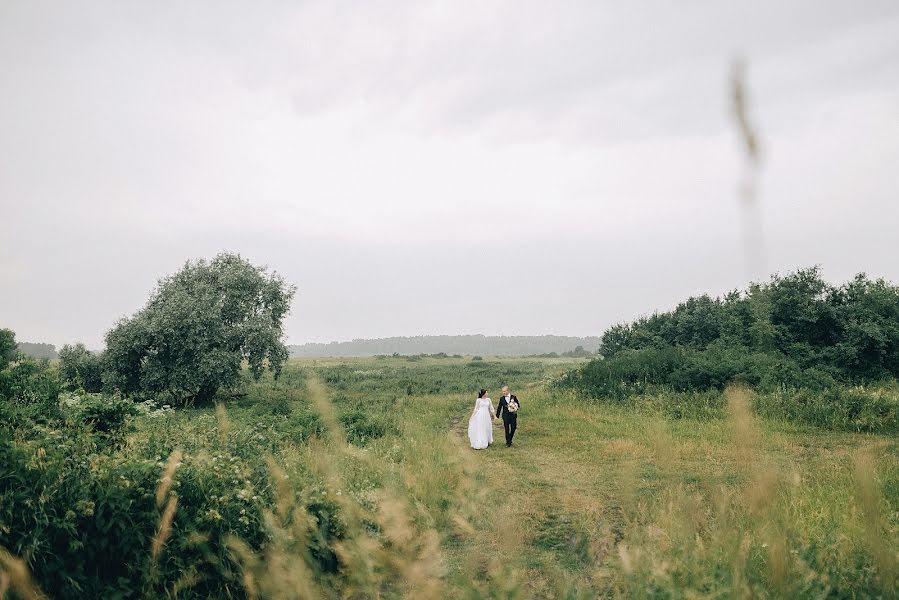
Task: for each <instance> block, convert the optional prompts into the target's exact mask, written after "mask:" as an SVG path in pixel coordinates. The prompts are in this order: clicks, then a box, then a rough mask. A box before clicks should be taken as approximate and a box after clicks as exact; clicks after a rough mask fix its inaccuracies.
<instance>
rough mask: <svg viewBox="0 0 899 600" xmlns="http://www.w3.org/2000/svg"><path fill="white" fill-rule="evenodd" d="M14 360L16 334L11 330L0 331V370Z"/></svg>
mask: <svg viewBox="0 0 899 600" xmlns="http://www.w3.org/2000/svg"><path fill="white" fill-rule="evenodd" d="M15 358H16V334H15V332H13V330H12V329H0V370H2V369H5V368H6V365H8V364H9V363H11V362H12V361H13V360H14V359H15Z"/></svg>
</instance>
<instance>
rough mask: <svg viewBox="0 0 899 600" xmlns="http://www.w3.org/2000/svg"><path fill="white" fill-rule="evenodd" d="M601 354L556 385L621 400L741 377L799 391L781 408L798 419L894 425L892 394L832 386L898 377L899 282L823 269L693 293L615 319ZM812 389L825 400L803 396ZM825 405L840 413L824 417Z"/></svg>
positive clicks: (767, 387) (873, 427)
mask: <svg viewBox="0 0 899 600" xmlns="http://www.w3.org/2000/svg"><path fill="white" fill-rule="evenodd" d="M600 353H601V356H600V357H598V358H597V359H595V360H593V361H591V362H589V363H588V364H587V365H585V366H584V367H582V368H581V369H578V370H575V371H573V372H571V373H569V374H567V375H566V376H565V377H564V378H563V379H562V380H561V381H560V383H562V384H564V385H570V386H572V387H574V388H576V389H578V390H580V391H581V392H582V393H584V394H586V395H588V396H591V397H597V398H599V397H601V398H609V399H613V400H617V401H621V400H622V399H624V398H627V397H629V396H631V395H635V394H636V395H640V394H645V393H647V392H653V391H657V390H671V391H676V392H688V391H702V392H704V391H709V390H712V391H714V390H718V391H720V390H722V389H724V387H725V386H727V385H728V384H730V383H732V382H741V383H745V384H749V385H751V386H753V387H755V388H756V389H758V390H759V391H760V392H764V393H767V394H769V396H767V397H770V398H774V397H778V398H783V397H787V396H789V397H791V398H792V397H795V398H796V399H797V401H800V404H801V405H800V406H797V407H793V409H790V410H787V409H786V407H782V408H781V409H778V410H777V411H775V412H777V413H778V414H780V415H783V416H790V417H791V418H795V419H797V420H799V421H801V422H805V423H812V424H818V425H821V426H826V427H835V428H840V429H861V430H866V431H878V430H883V429H884V428H886V429H893V428H894V427H895V422H894V423H890V422H889V419H890V418H892V417H891V415H894V414H895V413H894V412H893V410H894V409H892V408H888V407H886V408H885V407H884V405H883V402H886V403H887V404H889V403H890V402H893V401H892V400H883V399H882V397H881V396H876V398H877V399H876V400H875V399H872V398H874V397H873V396H869V395H865V393H860V395H858V396H857V397H856V396H855V395H853V394H851V393H848V392H846V393H844V392H840V391H833V390H836V389H837V387H838V386H840V385H857V384H872V383H877V382H880V381H884V380H888V379H890V378H895V377H896V376H899V287H897V286H894V285H891V284H889V283H887V282H885V281H884V280H876V281H872V280H870V279H868V278H867V277H866V276H865V275H858V276H857V277H855V279H853V280H852V281H850V282H849V283H846V284H845V285H842V286H839V287H834V286H831V285H829V284H827V283H826V282H824V281H823V279H822V278H821V276H820V272H819V270H818V269H817V268H812V269H803V270H799V271H797V272H795V273H792V274H789V275H786V276H779V275H775V276H774V277H772V279H771V281H770V282H769V283H767V284H752V285H751V286H750V287H749V289H748V290H747V291H746V292H745V293H739V292H731V293H729V294H727V295H726V296H724V297H723V298H716V299H712V298H709V297H708V296H700V297H697V298H690V299H689V300H687V301H686V302H684V303H682V304H680V305H678V306H677V307H676V308H675V309H674V310H673V311H671V312H667V313H657V314H654V315H652V316H650V317H645V318H641V319H638V320H637V321H635V322H634V323H632V324H629V325H615V326H613V327H611V328H610V329H609V330H608V331H606V333H605V334H604V335H603V337H602V344H601V347H600ZM785 390H786V391H785ZM790 390H792V391H790ZM800 390H802V392H801V393H800V392H799V391H800ZM825 391H827V392H828V394H830V395H829V396H828V395H827V394H824V395H822V393H823V392H825ZM772 394H773V395H772ZM778 394H780V395H779V396H778ZM806 395H807V396H808V397H809V398H812V397H814V398H825V397H826V398H827V399H826V400H816V401H806V400H805V399H804V398H806ZM861 405H864V406H868V407H869V408H870V410H871V411H873V413H870V415H869V417H870V418H867V417H866V418H856V416H853V411H856V410H858V411H861V412H860V414H861V413H864V414H869V413H868V412H866V411H867V410H868V409H862V408H860V406H861ZM811 406H816V407H819V408H821V410H820V411H818V412H816V410H813V409H812V408H810V407H811ZM828 406H832V407H834V410H835V411H836V412H835V414H834V415H831V416H828V415H827V408H826V407H828ZM840 407H843V408H840ZM852 407H855V408H852ZM843 409H845V410H843ZM772 410H773V409H772ZM844 413H845V414H844ZM836 415H842V416H836ZM873 415H879V416H873Z"/></svg>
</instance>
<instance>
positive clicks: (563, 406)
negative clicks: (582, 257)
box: [0, 357, 899, 599]
mask: <svg viewBox="0 0 899 600" xmlns="http://www.w3.org/2000/svg"><path fill="white" fill-rule="evenodd" d="M470 364H472V363H471V361H470V360H469V359H461V358H460V359H458V360H452V359H447V358H436V357H430V358H422V360H420V361H418V362H414V363H410V362H408V361H407V360H406V359H405V358H404V357H397V358H384V359H377V360H376V359H369V360H353V361H340V362H337V361H316V362H314V363H313V362H311V361H310V362H309V363H306V364H301V363H299V362H297V361H291V362H289V363H288V364H286V365H285V368H284V369H283V372H282V374H281V376H280V377H279V378H278V379H275V378H274V375H273V374H272V373H265V374H264V375H263V377H262V378H261V379H260V380H258V381H257V380H255V379H254V378H253V377H252V374H251V373H249V371H248V370H245V372H244V374H243V375H242V377H243V378H244V380H243V383H244V387H243V388H242V391H241V394H240V395H235V396H234V397H232V398H230V399H224V398H222V402H221V404H220V405H219V406H217V407H216V408H215V409H213V408H211V407H196V408H194V407H187V408H181V407H178V408H175V409H172V408H171V407H166V406H163V407H161V408H160V407H158V406H156V405H154V404H153V403H152V402H149V401H148V402H142V403H138V404H133V405H132V406H133V407H136V408H138V409H139V410H140V414H138V415H136V416H133V417H128V416H122V418H119V416H121V414H120V413H119V416H117V413H116V410H117V409H116V408H115V406H116V402H119V401H118V400H116V399H114V398H109V397H104V396H96V395H90V394H78V395H76V397H74V398H73V397H72V396H67V395H64V396H63V397H62V400H61V405H62V414H61V416H60V417H59V418H54V419H50V420H48V421H47V422H45V423H43V424H40V423H36V422H33V421H32V422H25V421H20V422H19V423H18V424H15V423H12V422H11V421H9V420H7V419H6V418H5V417H4V416H3V415H0V546H3V547H5V548H7V549H9V550H10V551H11V552H13V553H14V554H16V555H18V556H22V557H24V558H25V560H26V561H27V564H28V568H29V569H30V571H31V572H32V574H33V576H34V578H35V580H36V581H37V582H38V583H39V584H40V586H41V588H42V589H43V591H44V592H46V593H47V594H48V596H49V597H53V598H63V599H66V598H132V597H138V598H163V597H178V598H191V599H192V598H245V597H258V598H280V597H296V595H297V590H298V589H311V590H314V591H313V592H310V593H309V594H308V596H309V597H326V598H339V597H354V598H374V597H378V598H399V597H421V598H427V597H493V598H496V597H506V598H508V597H517V596H515V594H514V593H512V592H510V591H509V590H513V591H514V590H515V589H518V590H519V592H518V596H521V595H522V594H524V595H525V596H527V595H528V594H532V595H539V596H547V597H566V598H568V597H570V598H576V597H606V596H612V597H613V596H615V595H616V593H617V594H620V595H623V596H627V597H645V596H647V595H651V594H655V595H658V596H660V597H681V596H683V595H684V594H690V593H694V592H695V593H696V594H699V595H703V594H704V595H710V594H711V595H714V596H716V597H737V596H742V595H746V594H745V593H744V592H746V591H747V590H748V591H749V592H751V595H754V596H758V597H774V596H777V597H791V598H792V597H796V598H805V597H822V596H823V597H828V594H829V596H830V597H853V596H855V597H876V596H877V595H878V594H879V595H881V596H883V597H889V591H890V590H891V588H889V587H888V586H889V584H890V582H891V581H893V580H890V579H888V578H887V575H888V574H889V573H890V571H889V569H890V568H891V567H890V565H891V564H895V552H893V551H892V548H895V547H896V546H895V542H896V533H897V531H899V529H897V527H896V525H897V523H896V514H897V513H896V511H895V499H896V498H897V497H899V496H897V494H896V492H897V490H899V470H897V464H899V463H897V461H896V460H895V456H896V452H897V448H896V444H895V443H894V442H895V440H894V439H892V438H890V437H887V436H878V435H867V434H866V435H864V436H859V435H856V434H852V433H832V432H821V431H816V430H813V429H810V428H801V427H795V426H793V425H786V424H784V423H781V422H780V421H781V419H783V418H785V417H783V416H781V415H779V414H778V413H777V410H778V407H779V406H780V405H779V404H777V403H776V398H768V397H766V396H763V395H761V394H759V395H755V397H754V398H753V399H752V401H753V402H754V403H755V405H756V410H757V411H758V412H766V411H768V412H769V413H770V415H771V417H772V418H771V419H766V420H764V421H762V422H760V427H759V428H758V430H754V431H743V432H742V433H741V431H740V427H741V425H740V424H741V423H743V421H742V420H741V419H738V418H734V419H733V420H731V421H725V420H724V419H720V418H717V417H719V416H720V415H721V414H722V413H723V412H725V409H724V404H725V401H724V396H723V394H721V393H720V392H718V391H717V390H714V389H712V390H709V391H707V392H676V391H671V390H668V389H655V390H652V389H650V386H647V387H646V388H645V394H644V395H639V394H630V395H628V396H626V397H623V398H622V400H621V401H620V402H621V403H622V404H625V405H627V404H633V405H634V406H636V407H647V408H649V409H651V412H653V413H655V412H661V413H663V414H665V415H666V417H667V418H661V419H660V418H657V417H655V416H654V415H649V414H647V413H646V412H643V411H642V410H632V409H631V408H630V407H628V408H623V407H621V406H618V405H615V404H604V405H597V404H595V403H590V402H586V403H585V402H584V401H583V400H582V399H580V398H579V397H578V396H577V395H576V394H574V393H571V392H565V391H561V392H560V391H559V390H557V389H556V388H552V387H544V386H542V385H540V382H542V381H545V380H547V379H548V378H550V377H553V376H555V375H558V374H559V373H560V372H563V371H564V370H567V369H570V368H571V367H573V366H574V365H575V364H577V362H576V361H575V360H568V361H559V360H549V359H547V360H542V361H537V360H516V361H509V360H489V361H487V360H485V361H481V362H480V363H474V364H476V365H477V366H476V367H469V366H468V365H470ZM310 377H316V378H317V379H318V380H319V381H324V380H328V381H330V382H331V383H329V384H328V385H327V389H328V390H329V391H328V392H327V401H326V404H327V405H329V407H328V408H329V409H333V417H331V416H328V414H329V413H330V412H331V410H324V411H322V410H321V409H322V404H321V403H319V402H316V401H314V395H313V394H312V392H310V391H309V390H308V389H307V386H306V383H307V379H309V378H310ZM474 379H477V380H478V381H473V380H474ZM502 383H506V384H509V385H510V386H512V388H513V391H515V392H516V393H518V394H520V395H521V396H522V397H523V399H524V400H525V401H526V407H527V408H526V412H527V414H526V415H524V416H523V419H524V421H523V422H522V423H521V425H520V427H519V433H518V436H520V444H521V446H520V448H521V449H522V450H524V451H523V452H517V453H516V452H515V451H514V450H509V451H507V450H505V449H491V450H487V451H485V452H483V453H481V452H478V453H475V452H474V451H469V450H468V449H467V448H466V447H465V444H464V435H465V433H464V429H465V419H466V417H467V414H468V413H469V412H470V409H471V405H472V403H473V400H474V393H473V391H472V390H475V391H476V388H477V387H487V388H488V389H492V390H496V389H497V388H498V386H499V385H501V384H502ZM407 388H411V389H412V392H413V393H412V394H411V396H407V395H406V393H405V390H406V389H407ZM310 389H311V388H310ZM850 391H851V390H850ZM859 391H861V390H859ZM863 391H864V392H865V393H877V394H881V395H882V396H883V398H884V399H886V400H889V399H890V398H894V397H895V395H896V389H895V388H889V387H885V388H877V389H876V390H875V389H873V388H865V389H864V390H863ZM850 396H852V394H850V395H848V396H846V398H845V401H846V403H847V405H850V406H851V405H852V403H853V402H857V400H853V399H852V398H850ZM852 397H853V398H855V396H852ZM811 398H812V396H809V399H811ZM319 399H320V398H319ZM763 403H768V404H767V405H763ZM793 404H794V402H793V401H792V400H791V401H789V402H786V401H785V402H784V406H786V407H787V408H789V406H792V405H793ZM6 405H7V403H0V407H4V406H6ZM700 405H701V407H702V411H704V412H703V414H704V416H703V417H702V418H701V420H697V419H696V418H695V417H696V416H697V410H696V406H700ZM123 408H124V407H123ZM853 410H854V409H853ZM867 410H868V409H866V408H864V407H862V409H861V410H855V412H854V414H855V415H856V416H855V418H856V419H858V418H863V417H864V415H866V414H868V413H866V411H867ZM847 414H848V413H847ZM90 415H94V416H93V417H91V416H90ZM98 415H102V416H98ZM789 418H790V420H795V418H793V417H789ZM101 419H103V420H104V421H105V422H108V423H110V424H111V425H112V427H109V428H106V427H104V426H101V425H100V423H101ZM687 419H689V420H687ZM335 422H336V423H339V424H340V425H342V427H341V426H340V425H337V426H335ZM116 424H118V425H116ZM117 426H118V427H119V431H122V432H128V435H127V439H128V442H127V443H126V444H117V445H113V444H110V443H109V438H108V435H107V433H106V432H105V431H104V429H110V430H112V429H115V427H117ZM132 426H133V428H132ZM742 427H744V429H745V425H744V426H742ZM341 430H345V431H341ZM334 433H346V437H345V438H344V437H343V436H341V435H336V436H335V435H333V434H334ZM346 439H348V440H349V441H350V442H351V443H352V444H353V445H356V446H359V445H363V444H364V446H365V448H364V450H360V449H358V448H355V447H352V446H348V445H347V444H346V443H345V441H344V440H346ZM516 441H518V438H516ZM741 444H742V445H741ZM745 444H751V445H752V446H751V447H747V446H745ZM860 450H864V451H865V452H870V453H872V454H871V468H870V469H869V472H870V473H873V472H874V468H875V467H876V478H874V477H873V475H871V476H870V477H869V478H868V479H869V480H870V481H869V483H868V484H866V485H867V488H866V490H867V491H864V493H861V492H857V491H856V487H857V486H855V485H854V484H853V480H852V473H853V470H852V468H851V465H850V464H849V463H850V461H849V460H848V459H849V457H850V456H851V455H852V454H853V453H855V452H856V451H860ZM768 453H771V456H768V455H767V454H768ZM170 455H172V456H170ZM164 473H170V474H171V485H170V486H166V485H163V481H164V480H165V479H166V478H165V477H163V474H164ZM863 474H864V472H863ZM881 490H882V492H881ZM157 495H159V498H158V500H157ZM173 498H177V508H176V510H175V511H174V513H173V518H172V521H171V527H170V530H169V531H170V534H169V535H168V537H167V538H166V541H165V543H164V544H162V545H161V546H160V548H161V550H160V551H159V553H158V554H157V555H155V557H154V554H153V552H152V550H151V548H152V547H153V542H154V540H155V539H157V538H158V532H159V531H160V529H161V528H162V523H163V514H164V511H165V507H166V506H167V503H168V502H172V501H173V500H172V499H173ZM865 498H868V499H869V500H868V501H866V502H867V503H865V502H863V501H864V499H865ZM878 510H880V511H881V512H879V513H878V512H877V511H878ZM878 515H879V516H878ZM866 528H867V529H866ZM496 531H501V532H502V533H503V535H501V536H499V537H497V535H496ZM775 544H779V545H775ZM877 544H880V545H881V546H877ZM879 547H883V548H886V552H883V553H881V554H877V552H878V550H877V548H879ZM772 548H774V550H778V551H779V550H783V552H782V553H780V554H776V553H775V552H774V550H772ZM497 555H500V556H503V557H504V558H503V560H502V564H501V565H495V564H494V563H492V562H491V559H494V558H495V557H496V556H497ZM881 555H882V556H884V557H885V558H883V559H882V560H881V559H879V558H878V556H881ZM779 557H780V559H781V562H775V560H774V559H778V558H779ZM784 557H785V558H784ZM784 560H785V561H786V562H783V561H784ZM890 560H892V561H893V563H890V562H889V561H890ZM600 564H601V565H602V568H601V569H597V565H600ZM98 565H102V568H98ZM0 568H2V567H0ZM779 573H780V574H781V577H780V579H777V577H778V574H779ZM784 574H785V576H783V575H784ZM416 578H417V579H416ZM298 581H302V582H304V584H306V585H307V586H309V587H305V588H301V587H300V586H298V585H295V584H296V583H297V582H298ZM410 581H415V582H417V583H414V584H413V583H409V582H410ZM425 584H427V586H431V587H425ZM414 585H418V586H422V587H413V586H414ZM251 586H255V587H251ZM407 586H408V587H407ZM535 590H536V591H535ZM578 593H579V595H578Z"/></svg>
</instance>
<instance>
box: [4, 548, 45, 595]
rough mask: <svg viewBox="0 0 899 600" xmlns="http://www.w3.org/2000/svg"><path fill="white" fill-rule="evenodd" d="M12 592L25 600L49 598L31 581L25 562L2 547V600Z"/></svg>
mask: <svg viewBox="0 0 899 600" xmlns="http://www.w3.org/2000/svg"><path fill="white" fill-rule="evenodd" d="M9 590H12V591H13V592H15V594H16V597H19V598H22V599H23V600H45V599H46V598H47V596H45V595H44V593H43V592H42V591H41V590H40V588H38V587H37V585H36V584H35V583H34V582H33V581H32V580H31V573H30V571H29V570H28V566H27V565H26V564H25V561H24V560H22V559H21V558H18V557H17V556H13V555H12V554H10V553H9V552H8V551H7V550H6V548H2V547H0V600H2V599H3V598H5V597H6V592H7V591H9Z"/></svg>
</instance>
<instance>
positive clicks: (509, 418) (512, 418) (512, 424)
mask: <svg viewBox="0 0 899 600" xmlns="http://www.w3.org/2000/svg"><path fill="white" fill-rule="evenodd" d="M509 400H510V401H513V402H515V403H516V404H518V408H521V402H519V401H518V397H517V396H516V395H515V394H511V395H510V396H509ZM496 416H497V417H502V418H503V429H504V430H505V431H506V446H511V445H512V438H513V437H514V436H515V429H516V428H517V427H518V413H517V412H509V409H508V408H507V404H506V397H505V396H500V398H499V404H498V405H497V407H496Z"/></svg>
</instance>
